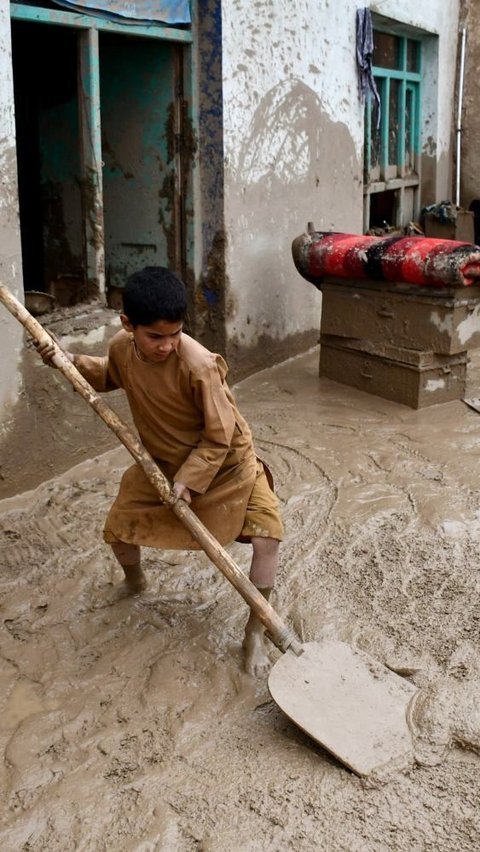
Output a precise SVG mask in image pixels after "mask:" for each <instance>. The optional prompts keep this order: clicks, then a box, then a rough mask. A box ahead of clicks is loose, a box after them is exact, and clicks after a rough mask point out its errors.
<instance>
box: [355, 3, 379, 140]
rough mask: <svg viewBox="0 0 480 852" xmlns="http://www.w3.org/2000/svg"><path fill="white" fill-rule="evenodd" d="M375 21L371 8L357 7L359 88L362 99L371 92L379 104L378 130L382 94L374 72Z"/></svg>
mask: <svg viewBox="0 0 480 852" xmlns="http://www.w3.org/2000/svg"><path fill="white" fill-rule="evenodd" d="M373 47H374V44H373V23H372V13H371V12H370V9H367V8H363V9H357V41H356V48H357V68H358V75H359V89H360V96H361V98H362V100H364V99H365V97H366V96H367V93H371V94H372V95H373V97H374V98H375V103H376V105H377V130H378V129H379V127H380V118H381V104H380V95H379V94H378V89H377V86H376V83H375V78H374V76H373V72H372V56H373Z"/></svg>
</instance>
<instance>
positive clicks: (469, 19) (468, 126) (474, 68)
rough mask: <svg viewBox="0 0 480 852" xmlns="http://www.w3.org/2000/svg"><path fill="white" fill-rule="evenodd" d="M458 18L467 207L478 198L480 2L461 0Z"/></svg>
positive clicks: (462, 189)
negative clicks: (463, 36)
mask: <svg viewBox="0 0 480 852" xmlns="http://www.w3.org/2000/svg"><path fill="white" fill-rule="evenodd" d="M460 18H461V25H465V27H466V28H467V42H466V51H465V86H464V97H463V110H462V136H461V160H460V203H461V204H462V206H463V207H465V208H467V209H468V207H469V205H470V203H471V202H472V201H473V200H474V199H480V147H479V144H478V139H479V134H480V111H479V103H480V97H479V90H478V70H479V67H480V5H479V3H478V0H463V2H462V8H461V15H460ZM457 103H458V102H457ZM456 115H457V113H456V111H455V116H456Z"/></svg>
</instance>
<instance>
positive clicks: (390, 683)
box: [268, 640, 417, 776]
mask: <svg viewBox="0 0 480 852" xmlns="http://www.w3.org/2000/svg"><path fill="white" fill-rule="evenodd" d="M303 648H304V652H303V654H301V655H300V656H299V657H297V656H296V655H295V654H293V653H291V652H290V651H287V653H286V654H284V655H283V656H282V657H280V659H279V660H278V661H277V662H276V663H275V665H274V667H273V669H272V670H271V672H270V676H269V679H268V688H269V690H270V694H271V696H272V698H273V700H274V701H275V702H276V703H277V704H278V706H279V707H280V708H281V709H282V710H283V712H284V713H285V714H286V715H287V716H288V717H289V718H290V719H291V720H292V722H295V724H296V725H298V727H299V728H301V729H302V730H303V731H305V733H306V734H308V735H309V736H310V737H312V738H313V739H314V740H316V742H318V743H320V745H322V746H323V747H324V748H325V749H327V750H328V751H329V752H331V753H332V754H333V755H335V757H336V758H338V760H340V761H341V762H342V763H344V764H345V765H346V766H348V767H349V768H350V769H351V770H353V772H356V773H357V774H358V775H363V776H366V775H370V774H371V773H372V772H373V771H374V770H376V769H379V768H381V767H384V766H385V765H386V764H388V763H390V762H392V761H395V762H396V763H398V762H401V763H403V761H405V764H408V763H410V762H411V761H412V760H413V740H412V735H411V732H410V728H409V725H408V721H407V717H408V710H409V706H410V704H411V703H412V699H413V697H414V695H415V694H416V693H417V688H416V687H415V686H413V685H412V684H411V683H409V682H408V681H406V680H404V679H403V678H401V677H399V675H397V674H395V673H394V672H392V671H391V670H390V669H388V668H387V667H386V666H384V665H382V664H381V663H379V662H378V661H377V660H375V659H374V658H373V657H370V656H369V654H366V653H365V652H363V651H359V650H357V649H355V648H352V647H350V645H347V644H345V643H344V642H338V641H336V640H325V641H324V642H307V643H306V644H305V645H304V646H303Z"/></svg>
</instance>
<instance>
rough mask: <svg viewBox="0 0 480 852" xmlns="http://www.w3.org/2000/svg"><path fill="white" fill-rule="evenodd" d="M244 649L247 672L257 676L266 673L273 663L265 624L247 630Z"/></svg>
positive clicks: (244, 663)
mask: <svg viewBox="0 0 480 852" xmlns="http://www.w3.org/2000/svg"><path fill="white" fill-rule="evenodd" d="M242 649H243V665H244V668H245V671H246V672H247V674H250V675H254V676H255V677H263V676H264V675H266V674H267V672H268V671H269V669H270V667H271V665H272V664H271V661H270V657H269V656H268V651H267V645H266V640H265V636H264V628H263V626H261V625H259V626H258V629H255V628H254V629H253V630H248V631H246V632H245V638H244V640H243V644H242Z"/></svg>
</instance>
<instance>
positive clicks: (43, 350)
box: [33, 332, 73, 368]
mask: <svg viewBox="0 0 480 852" xmlns="http://www.w3.org/2000/svg"><path fill="white" fill-rule="evenodd" d="M49 334H50V337H51V338H52V340H54V341H55V343H56V344H57V346H55V345H54V344H53V343H52V342H51V341H50V340H47V341H43V343H39V342H38V340H34V341H33V345H34V346H35V349H36V350H37V352H38V354H39V355H40V357H41V359H42V361H43V363H44V364H47V366H49V367H54V368H55V364H53V363H52V358H53V356H54V355H55V353H56V352H57V347H58V349H62V347H61V346H60V344H59V342H58V339H57V337H56V336H55V335H54V334H53V333H52V332H49ZM62 352H63V354H64V355H66V356H67V358H68V360H69V361H71V362H72V364H73V355H72V353H71V352H65V350H64V349H62Z"/></svg>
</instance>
